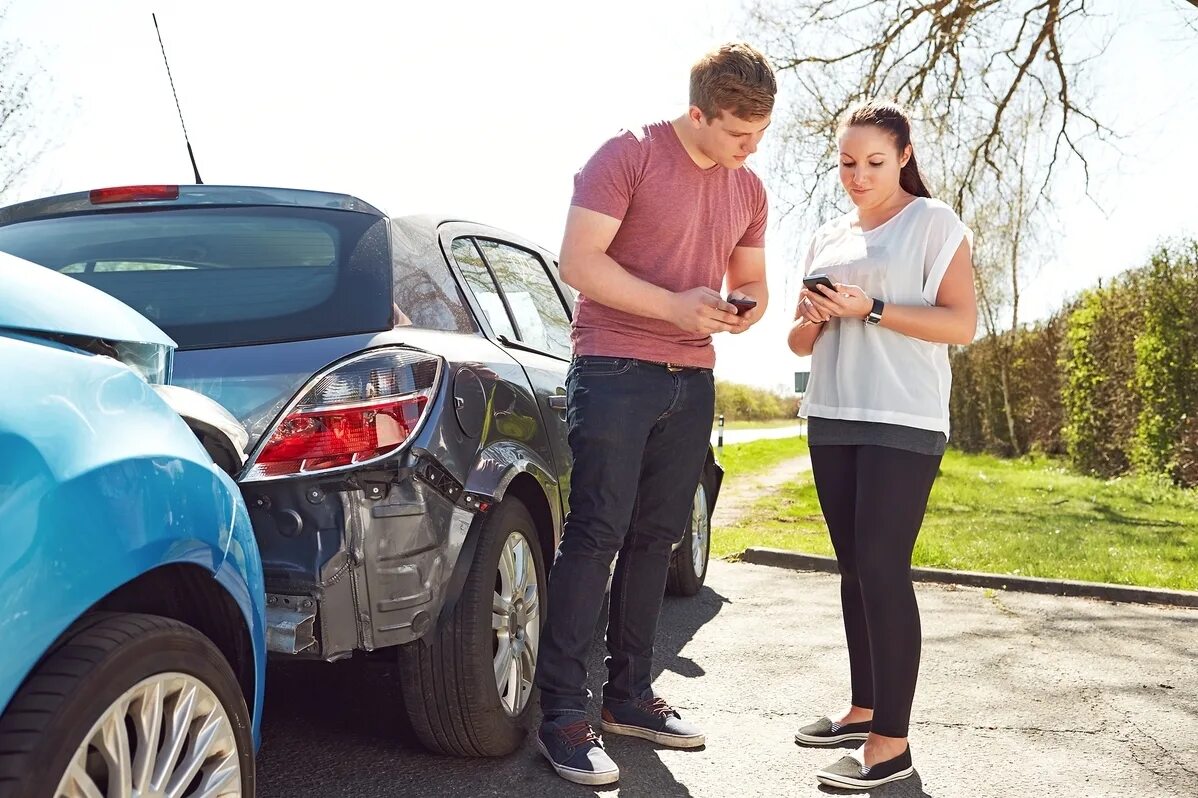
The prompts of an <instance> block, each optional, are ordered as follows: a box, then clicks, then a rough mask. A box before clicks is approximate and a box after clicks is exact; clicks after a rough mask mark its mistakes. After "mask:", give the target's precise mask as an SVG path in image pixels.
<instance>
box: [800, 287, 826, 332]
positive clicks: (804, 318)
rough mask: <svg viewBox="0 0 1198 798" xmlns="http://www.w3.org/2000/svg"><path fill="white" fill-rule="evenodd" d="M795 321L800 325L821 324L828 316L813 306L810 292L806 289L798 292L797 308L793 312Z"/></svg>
mask: <svg viewBox="0 0 1198 798" xmlns="http://www.w3.org/2000/svg"><path fill="white" fill-rule="evenodd" d="M795 319H797V320H799V321H800V322H802V324H804V325H806V324H823V323H824V322H825V321H827V320H828V314H826V313H824V312H823V311H822V310H820V309H819V308H818V307H816V306H815V302H814V301H813V300H812V298H811V292H810V291H808V290H807V289H806V288H804V289H802V290H800V291H799V306H798V308H797V309H796V310H795Z"/></svg>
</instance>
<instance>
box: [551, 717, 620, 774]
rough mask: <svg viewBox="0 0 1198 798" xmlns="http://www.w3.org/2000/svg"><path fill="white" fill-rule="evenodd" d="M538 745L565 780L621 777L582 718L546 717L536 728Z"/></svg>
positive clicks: (592, 730)
mask: <svg viewBox="0 0 1198 798" xmlns="http://www.w3.org/2000/svg"><path fill="white" fill-rule="evenodd" d="M537 748H539V749H541V753H542V754H544V755H545V758H546V759H548V760H549V764H551V765H553V769H554V770H556V771H557V775H559V776H561V777H562V778H563V779H565V780H566V781H572V782H574V783H575V784H590V785H594V784H611V783H612V782H615V781H619V780H620V769H619V768H618V767H616V763H615V762H613V761H612V758H611V757H610V756H608V755H607V751H604V750H603V741H602V740H600V739H599V735H597V734H595V731H594V729H592V728H591V724H590V723H587V721H586V720H585V719H580V720H575V721H562V720H546V721H545V722H544V723H542V724H541V728H540V729H538V730H537Z"/></svg>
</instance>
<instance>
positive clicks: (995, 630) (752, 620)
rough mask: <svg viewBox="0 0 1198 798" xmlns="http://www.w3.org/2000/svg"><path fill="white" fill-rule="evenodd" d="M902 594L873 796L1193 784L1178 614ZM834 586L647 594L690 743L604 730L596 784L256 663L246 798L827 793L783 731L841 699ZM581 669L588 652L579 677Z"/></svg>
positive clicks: (718, 578)
mask: <svg viewBox="0 0 1198 798" xmlns="http://www.w3.org/2000/svg"><path fill="white" fill-rule="evenodd" d="M917 590H918V591H919V600H920V604H921V607H922V610H923V619H924V641H925V642H924V650H923V667H922V679H921V684H920V689H919V694H918V696H917V699H916V707H915V716H914V723H913V726H912V737H911V740H912V749H913V753H914V756H915V765H916V769H917V771H918V775H917V777H915V778H912V779H910V780H908V781H906V782H901V783H898V784H893V785H888V786H886V787H883V788H879V789H878V790H875V791H874V793H873V794H874V795H885V796H935V797H936V798H952V797H953V796H969V797H970V798H972V797H974V796H978V797H981V796H995V798H997V797H998V796H1003V797H1004V798H1006V797H1007V796H1018V797H1019V798H1024V797H1025V796H1046V797H1047V796H1054V797H1055V796H1064V795H1069V796H1085V797H1086V798H1091V797H1097V796H1137V797H1138V796H1146V797H1147V796H1152V797H1153V798H1159V797H1161V796H1178V797H1180V796H1187V797H1188V798H1193V796H1195V795H1198V678H1196V672H1198V667H1196V666H1195V653H1196V652H1198V612H1195V611H1191V610H1181V609H1162V608H1157V607H1145V606H1138V605H1116V604H1107V603H1102V602H1098V601H1093V600H1088V599H1067V598H1054V597H1046V596H1034V595H1027V594H1015V593H999V594H997V595H994V594H988V593H986V592H984V591H982V590H978V589H972V588H962V589H952V588H946V587H942V586H934V585H920V586H919V587H918V588H917ZM837 596H838V593H837V581H836V579H835V577H832V576H828V575H824V574H799V573H792V572H789V571H783V570H778V569H773V568H768V567H765V566H754V565H746V564H729V563H724V562H715V563H712V570H711V574H710V577H709V580H708V586H707V587H706V588H705V589H704V590H703V592H702V593H701V594H700V595H699V596H698V597H697V598H696V599H691V600H679V599H667V601H666V605H665V610H664V615H663V619H662V629H661V634H660V636H659V645H658V652H659V657H658V668H659V671H660V673H659V675H658V676H657V679H656V687H657V689H658V690H659V691H660V692H661V693H662V694H663V695H664V696H666V697H668V698H669V699H670V700H671V701H672V702H674V703H675V704H676V705H677V706H678V707H679V708H680V709H681V710H682V712H683V713H684V714H685V715H686V716H687V717H689V718H693V719H696V720H699V721H701V722H702V723H703V725H704V726H705V727H706V729H707V733H708V743H707V747H706V748H704V749H700V750H697V751H671V750H666V749H656V748H654V747H653V746H651V745H649V744H647V743H644V742H641V741H635V740H629V739H625V738H618V737H617V738H609V742H608V745H609V750H610V751H611V753H612V755H613V756H614V757H615V758H616V760H617V761H618V762H619V764H620V766H621V768H622V770H623V773H624V777H623V779H622V781H621V784H620V785H619V788H618V789H608V790H604V791H599V792H598V793H596V791H595V790H594V789H593V788H592V789H588V788H583V787H576V786H573V785H569V784H566V783H564V782H562V781H560V780H558V779H557V778H556V777H555V776H553V775H552V774H551V772H550V771H549V769H548V766H547V765H545V764H544V763H543V762H542V760H541V759H540V757H539V756H538V755H537V754H536V753H535V752H534V751H533V749H532V747H531V746H526V747H525V748H524V749H523V750H521V751H519V752H517V753H516V754H514V755H513V756H511V757H508V758H506V759H502V760H495V761H464V760H457V759H450V758H444V757H434V756H430V755H428V754H425V753H423V752H421V751H420V750H419V749H418V748H416V747H415V746H414V745H413V744H412V743H411V742H410V741H408V742H405V741H403V740H397V739H396V738H395V736H394V735H395V734H396V733H397V729H398V728H399V724H397V723H396V722H395V721H394V717H395V715H396V714H398V710H397V702H398V700H399V698H398V691H397V690H395V689H394V685H393V683H392V681H391V679H390V677H391V675H392V674H390V673H388V672H387V671H386V669H385V666H383V665H374V664H370V663H359V662H351V663H341V664H334V665H324V664H321V663H310V664H304V663H294V664H290V665H288V666H285V667H275V668H273V669H272V671H271V673H270V681H269V683H268V688H267V711H266V723H265V742H264V745H263V748H262V751H261V755H260V757H259V795H260V796H263V798H284V797H286V798H305V797H306V796H320V797H321V798H330V797H332V796H355V798H372V797H373V796H400V795H404V796H407V795H412V796H504V797H505V798H510V797H511V796H520V795H527V796H582V795H592V794H602V795H627V796H721V797H722V796H806V795H812V796H814V795H826V794H838V793H834V792H832V791H828V790H821V789H820V788H819V787H817V786H816V783H815V781H814V779H813V778H812V777H811V773H812V771H813V770H815V769H816V768H817V767H819V766H820V765H822V764H825V763H826V762H829V761H831V760H832V759H833V758H835V757H836V756H839V755H840V753H842V752H841V751H839V750H829V751H821V750H813V749H801V748H798V747H796V746H795V745H794V743H793V742H792V738H793V735H794V731H795V729H796V728H797V727H798V726H800V725H802V724H803V723H805V722H807V721H809V720H811V719H812V718H814V717H816V716H818V715H819V714H821V713H822V712H824V711H825V710H827V709H830V708H832V707H834V706H835V705H837V704H839V703H841V702H842V701H843V700H844V699H845V697H846V691H847V684H848V676H847V670H848V669H847V662H846V658H845V655H844V651H843V644H842V631H841V626H840V616H839V603H838V598H837ZM600 664H601V645H597V646H596V649H595V653H594V657H593V661H592V667H593V668H594V669H595V671H596V672H598V670H599V668H600ZM301 666H302V667H301ZM598 687H599V679H595V680H594V683H593V684H592V688H591V689H592V690H593V691H595V692H596V693H597V692H598Z"/></svg>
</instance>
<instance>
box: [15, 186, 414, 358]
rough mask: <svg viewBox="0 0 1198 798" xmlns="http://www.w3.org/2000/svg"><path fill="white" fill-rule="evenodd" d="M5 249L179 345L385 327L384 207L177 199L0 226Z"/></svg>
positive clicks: (388, 317) (388, 308)
mask: <svg viewBox="0 0 1198 798" xmlns="http://www.w3.org/2000/svg"><path fill="white" fill-rule="evenodd" d="M0 251H4V252H9V253H12V254H13V255H16V256H18V257H21V258H25V259H26V260H30V261H33V262H34V263H39V264H41V265H43V266H46V267H48V268H51V269H55V270H57V271H60V272H62V273H63V274H69V275H70V276H72V277H74V278H76V279H78V280H81V281H83V282H85V283H88V284H89V285H93V286H95V287H96V288H99V289H100V290H102V291H105V292H106V293H109V294H111V295H112V296H114V297H116V298H117V299H120V300H121V301H122V302H124V303H125V304H127V305H129V306H131V307H133V308H134V309H135V310H137V311H139V312H141V313H142V314H143V315H145V316H146V317H147V318H149V319H150V320H151V321H153V322H154V323H155V324H157V325H158V326H159V327H161V328H162V329H163V330H165V331H166V333H167V334H168V335H170V336H171V337H172V338H174V339H175V341H176V342H177V343H178V344H179V347H180V348H181V349H201V348H207V347H217V346H236V345H240V344H259V343H271V342H276V341H297V340H304V339H310V338H324V337H329V336H338V335H350V334H354V333H364V332H372V331H378V330H386V329H390V328H391V327H392V326H393V324H394V323H395V318H394V313H393V306H392V300H391V288H392V286H391V254H390V245H389V242H388V235H387V223H386V220H385V219H384V218H382V217H379V216H375V215H372V214H365V213H356V212H350V211H338V210H328V209H322V208H290V207H288V208H276V207H237V208H213V207H208V208H180V209H169V210H168V209H156V210H153V211H116V212H112V211H109V212H101V213H92V214H85V215H80V216H67V217H61V218H56V219H39V220H33V221H28V222H21V223H18V224H13V225H9V226H7V227H0Z"/></svg>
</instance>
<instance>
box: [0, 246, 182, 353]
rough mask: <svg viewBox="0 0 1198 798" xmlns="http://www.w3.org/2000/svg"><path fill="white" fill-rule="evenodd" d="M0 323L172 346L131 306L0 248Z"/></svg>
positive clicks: (164, 336) (169, 341) (26, 328)
mask: <svg viewBox="0 0 1198 798" xmlns="http://www.w3.org/2000/svg"><path fill="white" fill-rule="evenodd" d="M0 328H6V329H10V330H22V331H27V332H35V333H60V334H64V335H81V336H86V337H89V338H104V339H107V340H109V341H127V342H129V343H140V344H157V345H159V346H165V347H169V348H171V349H174V348H175V342H174V341H173V340H171V338H170V336H168V335H167V334H166V333H164V332H163V331H162V330H160V329H158V327H157V326H155V325H154V324H153V323H152V322H151V321H150V320H149V319H147V318H146V317H145V316H143V315H141V314H140V313H138V312H137V311H136V310H134V309H133V308H131V307H129V306H128V305H126V304H125V303H124V302H121V301H120V300H118V299H114V298H113V297H111V296H109V295H108V294H106V293H104V292H103V291H101V290H99V289H97V288H92V287H91V286H90V285H86V284H84V283H81V282H79V281H78V280H75V279H72V278H70V277H67V276H66V275H62V274H59V273H58V272H56V271H54V270H52V269H47V268H44V267H42V266H38V265H37V264H35V263H30V262H29V261H27V260H23V259H21V258H18V257H15V256H13V255H9V254H8V253H6V252H0Z"/></svg>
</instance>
